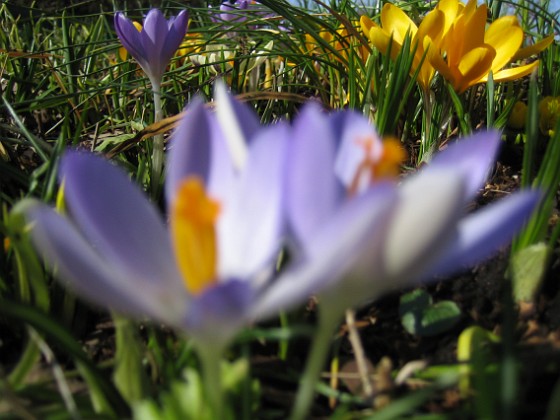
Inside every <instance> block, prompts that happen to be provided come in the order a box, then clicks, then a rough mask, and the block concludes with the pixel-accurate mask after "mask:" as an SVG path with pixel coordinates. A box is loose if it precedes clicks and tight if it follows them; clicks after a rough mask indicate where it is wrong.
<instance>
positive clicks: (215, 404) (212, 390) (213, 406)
mask: <svg viewBox="0 0 560 420" xmlns="http://www.w3.org/2000/svg"><path fill="white" fill-rule="evenodd" d="M197 353H198V357H199V358H200V362H201V363H202V375H203V376H202V377H203V380H204V391H205V394H206V402H207V403H208V405H209V406H210V411H211V413H212V416H211V418H214V419H221V418H222V413H223V411H222V407H223V401H222V400H223V390H222V370H221V360H222V351H221V349H218V350H216V349H210V348H208V346H200V347H198V351H197Z"/></svg>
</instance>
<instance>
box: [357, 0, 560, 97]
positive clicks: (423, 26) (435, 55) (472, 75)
mask: <svg viewBox="0 0 560 420" xmlns="http://www.w3.org/2000/svg"><path fill="white" fill-rule="evenodd" d="M487 13H488V8H487V6H486V5H485V4H482V5H477V2H476V0H469V2H468V3H467V4H466V5H464V4H463V3H461V2H459V1H458V0H441V1H440V2H439V3H438V4H437V6H436V7H435V8H434V9H433V10H432V11H431V12H429V13H428V14H427V15H426V16H425V17H424V18H423V19H422V21H421V23H420V25H419V26H416V24H415V23H414V22H413V21H412V20H411V19H410V18H409V17H408V16H407V15H406V14H405V13H404V12H403V11H402V10H401V9H399V8H398V7H396V6H394V5H392V4H390V3H386V4H385V5H384V6H383V9H382V11H381V26H377V25H376V24H374V23H373V22H372V21H371V19H369V18H368V17H367V16H362V18H361V24H362V29H363V31H364V33H365V34H366V36H368V38H369V39H370V41H371V43H372V44H373V45H374V46H375V47H376V48H378V49H379V50H380V51H381V52H382V53H385V52H387V50H388V46H389V43H390V42H391V40H392V44H391V55H392V56H393V57H395V56H396V55H397V54H398V53H399V52H400V50H401V48H402V46H403V42H404V39H405V37H406V36H407V34H408V36H410V37H411V41H412V42H411V48H415V52H414V62H413V66H412V69H411V72H414V71H416V69H417V68H418V67H419V66H420V70H419V74H418V83H419V84H420V85H421V87H422V88H423V89H425V90H426V89H428V88H429V85H430V82H431V80H432V78H433V76H434V74H435V71H438V72H439V73H440V74H441V75H442V76H443V77H444V78H445V79H446V80H447V81H448V82H449V83H450V84H451V85H452V86H453V88H454V90H455V91H457V92H458V93H462V92H464V91H465V90H466V89H468V88H469V87H471V86H474V85H476V84H478V83H482V82H485V81H487V79H488V75H489V74H490V72H492V74H493V78H494V81H497V82H501V81H508V80H515V79H518V78H520V77H523V76H525V75H527V74H529V73H531V72H532V71H533V70H534V69H535V67H536V66H537V65H538V61H533V62H532V63H530V64H525V65H520V66H517V67H510V68H506V69H505V68H504V67H505V66H507V65H508V64H509V63H511V62H513V61H517V60H521V59H524V58H527V57H529V56H531V55H534V54H537V53H539V52H541V51H542V50H544V49H545V48H546V47H547V46H548V45H550V43H552V41H553V40H554V37H553V36H549V37H547V38H545V39H543V40H542V41H540V42H538V43H536V44H534V45H532V46H529V47H525V48H521V46H522V44H523V37H524V34H523V29H522V28H521V26H520V25H519V22H518V20H517V18H516V17H515V16H503V17H500V18H498V19H496V20H495V21H494V22H492V23H491V24H490V25H489V26H488V27H487V26H486V17H487Z"/></svg>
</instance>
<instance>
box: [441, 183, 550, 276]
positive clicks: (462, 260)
mask: <svg viewBox="0 0 560 420" xmlns="http://www.w3.org/2000/svg"><path fill="white" fill-rule="evenodd" d="M541 197H542V194H540V193H539V192H538V191H522V192H518V193H516V194H512V195H511V196H509V197H507V198H504V199H502V200H500V201H498V202H496V203H493V204H490V205H488V206H486V207H485V208H483V209H482V210H479V211H477V212H476V213H474V214H472V215H470V216H468V217H466V218H465V219H463V220H462V221H461V223H460V224H459V227H458V231H457V237H456V239H455V240H454V241H453V242H452V243H451V244H450V246H449V247H448V248H447V250H446V252H445V254H444V256H443V257H442V259H441V260H440V261H438V264H437V266H436V267H435V268H433V269H431V270H430V273H431V274H437V275H449V274H451V273H453V272H455V271H457V270H460V269H464V268H465V267H469V266H473V265H475V264H478V263H480V262H482V261H483V260H485V259H487V258H489V257H491V256H492V255H493V254H494V253H496V252H497V251H498V250H499V249H500V248H501V247H503V246H505V245H507V244H508V243H509V242H510V241H511V238H512V237H513V236H514V235H515V234H516V233H517V232H519V230H520V229H521V228H522V226H523V225H524V224H525V222H526V221H527V220H528V218H529V216H530V214H531V212H532V211H533V210H534V209H535V208H536V206H537V204H538V202H539V200H540V199H541Z"/></svg>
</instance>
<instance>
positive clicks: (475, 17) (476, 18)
mask: <svg viewBox="0 0 560 420" xmlns="http://www.w3.org/2000/svg"><path fill="white" fill-rule="evenodd" d="M487 15H488V8H487V7H486V5H485V4H482V5H480V6H479V7H477V8H476V9H475V10H474V11H473V13H472V14H470V15H469V16H468V17H467V18H466V19H465V21H464V24H465V25H464V27H463V29H464V32H463V33H462V34H460V35H459V34H457V36H463V37H464V38H463V41H464V43H463V54H466V53H468V52H469V51H471V50H472V49H475V48H479V47H481V46H482V45H483V44H484V43H485V42H484V33H485V30H486V17H487ZM451 48H453V45H451Z"/></svg>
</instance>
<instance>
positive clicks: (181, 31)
mask: <svg viewBox="0 0 560 420" xmlns="http://www.w3.org/2000/svg"><path fill="white" fill-rule="evenodd" d="M188 23H189V14H188V12H187V11H186V10H183V11H181V12H180V13H179V14H178V15H177V16H176V17H171V18H169V20H166V19H165V17H164V16H163V13H162V12H161V11H160V10H158V9H151V10H150V11H149V12H148V14H147V15H146V18H145V19H144V24H143V25H142V30H140V31H139V30H138V29H136V27H135V26H134V23H133V22H132V21H131V20H129V19H127V18H126V17H125V16H124V14H123V13H122V12H117V13H116V14H115V30H116V31H117V35H118V37H119V39H120V41H121V43H122V45H123V46H124V47H125V48H126V50H127V51H128V52H129V53H130V55H132V57H134V59H135V60H136V61H138V64H140V67H142V69H143V70H144V72H145V73H146V74H147V75H148V77H149V78H150V81H151V82H152V84H153V85H157V86H159V83H160V82H161V79H162V77H163V73H164V72H165V68H166V67H167V65H168V64H169V61H170V60H171V58H172V57H173V54H175V52H176V51H177V49H178V48H179V46H180V45H181V43H182V42H183V40H184V38H185V34H186V32H187V25H188Z"/></svg>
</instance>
